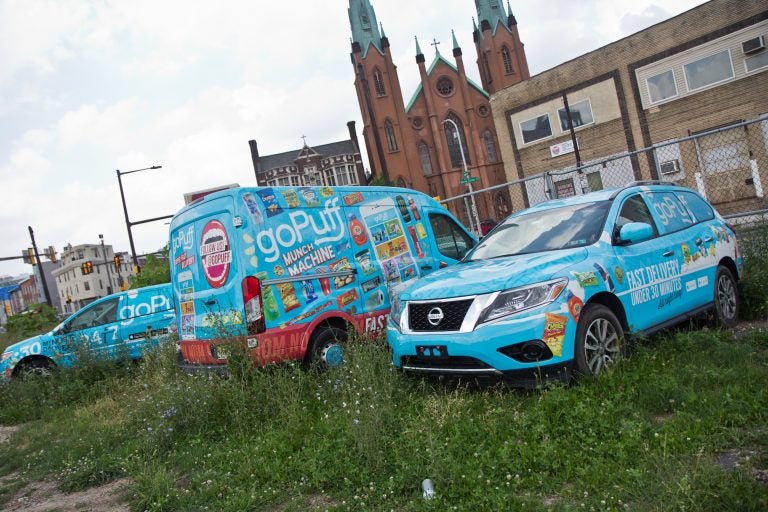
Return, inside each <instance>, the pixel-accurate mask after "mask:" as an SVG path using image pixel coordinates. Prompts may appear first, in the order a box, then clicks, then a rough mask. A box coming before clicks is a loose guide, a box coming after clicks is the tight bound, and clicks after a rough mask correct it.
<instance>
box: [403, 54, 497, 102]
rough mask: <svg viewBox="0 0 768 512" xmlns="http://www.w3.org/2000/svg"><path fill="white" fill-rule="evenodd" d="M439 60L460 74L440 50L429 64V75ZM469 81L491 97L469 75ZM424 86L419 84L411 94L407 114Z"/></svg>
mask: <svg viewBox="0 0 768 512" xmlns="http://www.w3.org/2000/svg"><path fill="white" fill-rule="evenodd" d="M439 62H443V63H445V64H446V65H447V66H448V67H449V68H451V69H452V70H454V71H455V72H456V75H457V77H458V74H459V70H458V68H456V66H454V65H453V64H451V63H450V62H448V61H447V60H445V57H443V56H442V55H440V53H439V52H438V53H437V55H435V60H433V61H432V64H430V65H429V69H428V70H427V76H431V75H432V72H433V71H434V70H435V68H436V67H437V64H438V63H439ZM467 83H468V84H469V85H470V86H471V87H473V88H475V89H476V90H477V92H479V93H480V94H482V95H483V96H485V97H486V98H490V95H489V94H488V93H487V92H486V91H485V89H483V88H482V87H480V86H479V85H477V84H476V83H475V82H473V81H472V79H470V78H469V77H467ZM422 88H423V84H419V86H418V87H416V90H415V91H414V93H413V96H411V100H410V101H409V102H408V105H406V106H405V112H406V114H407V113H408V112H410V110H411V107H413V104H414V103H416V99H417V98H418V97H419V94H421V90H422Z"/></svg>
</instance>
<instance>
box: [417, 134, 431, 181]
mask: <svg viewBox="0 0 768 512" xmlns="http://www.w3.org/2000/svg"><path fill="white" fill-rule="evenodd" d="M419 160H421V172H423V173H424V176H432V162H431V161H430V159H429V148H428V147H427V144H426V143H425V142H421V143H420V144H419Z"/></svg>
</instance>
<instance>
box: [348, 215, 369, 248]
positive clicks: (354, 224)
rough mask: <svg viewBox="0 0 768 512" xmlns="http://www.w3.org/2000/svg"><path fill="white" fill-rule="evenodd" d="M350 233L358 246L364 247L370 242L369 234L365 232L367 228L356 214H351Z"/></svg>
mask: <svg viewBox="0 0 768 512" xmlns="http://www.w3.org/2000/svg"><path fill="white" fill-rule="evenodd" d="M349 232H350V233H351V234H352V240H354V241H355V243H356V244H357V245H363V244H364V243H366V242H367V241H368V234H367V233H366V232H365V227H364V226H363V223H362V222H360V220H359V219H358V218H357V217H356V216H355V214H354V213H350V214H349Z"/></svg>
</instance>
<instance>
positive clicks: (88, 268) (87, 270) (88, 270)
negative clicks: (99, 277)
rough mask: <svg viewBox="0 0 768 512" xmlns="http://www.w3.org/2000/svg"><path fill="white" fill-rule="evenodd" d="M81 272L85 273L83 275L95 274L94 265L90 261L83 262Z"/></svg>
mask: <svg viewBox="0 0 768 512" xmlns="http://www.w3.org/2000/svg"><path fill="white" fill-rule="evenodd" d="M80 268H81V270H82V271H83V275H84V276H85V275H88V274H93V263H92V262H90V261H85V262H83V264H82V265H80Z"/></svg>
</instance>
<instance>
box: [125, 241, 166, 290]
mask: <svg viewBox="0 0 768 512" xmlns="http://www.w3.org/2000/svg"><path fill="white" fill-rule="evenodd" d="M170 282H171V266H170V262H169V259H168V245H167V244H166V246H165V247H163V248H162V249H160V251H158V252H157V253H156V254H150V255H148V256H147V262H146V263H145V264H144V266H143V267H142V268H141V272H139V274H138V275H136V276H134V277H133V279H132V280H131V289H134V290H135V289H137V288H144V287H145V286H151V285H153V284H163V283H170Z"/></svg>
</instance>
